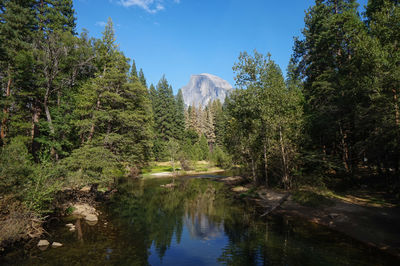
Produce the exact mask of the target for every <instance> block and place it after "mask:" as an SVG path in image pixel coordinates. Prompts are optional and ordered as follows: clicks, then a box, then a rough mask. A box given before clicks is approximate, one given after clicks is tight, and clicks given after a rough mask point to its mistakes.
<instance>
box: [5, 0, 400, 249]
mask: <svg viewBox="0 0 400 266" xmlns="http://www.w3.org/2000/svg"><path fill="white" fill-rule="evenodd" d="M358 6H359V4H358V3H357V1H356V0H316V1H315V4H314V5H313V6H312V7H310V8H309V9H308V10H307V11H306V14H305V18H304V21H305V26H304V29H303V31H302V36H298V37H295V39H294V44H293V51H292V57H291V60H290V63H289V66H288V69H287V71H286V72H287V75H284V72H283V71H282V70H281V69H280V67H279V66H278V65H277V64H276V63H275V62H274V61H273V60H272V57H273V55H271V54H265V55H264V54H261V53H259V52H257V51H256V50H255V51H252V52H250V51H248V52H246V51H243V52H242V53H240V55H238V59H237V61H236V63H234V65H233V68H232V69H233V73H234V76H235V82H236V84H235V90H234V91H233V92H232V93H231V94H230V95H229V96H228V97H227V98H226V100H225V102H224V103H221V102H220V101H214V102H211V103H209V105H208V106H206V107H201V106H185V104H184V101H183V97H182V92H181V91H179V92H178V93H177V94H176V95H174V93H173V88H172V87H171V85H170V84H169V83H168V80H167V78H166V77H165V76H163V77H161V79H160V81H159V82H158V84H155V85H154V84H148V83H147V81H146V77H145V74H144V70H143V69H141V68H139V70H138V68H137V66H136V64H135V61H134V59H129V58H127V57H126V56H125V55H124V53H123V51H121V50H120V49H119V46H118V41H117V40H116V37H115V32H114V26H113V22H112V20H111V18H110V19H109V20H108V23H107V25H106V26H105V28H104V31H103V34H102V37H101V38H100V39H96V38H93V37H90V35H89V32H87V31H83V32H81V33H80V34H78V33H77V31H76V17H75V12H74V8H73V1H72V0H40V1H39V0H15V1H11V0H2V1H0V90H1V93H0V108H1V114H0V130H1V132H0V153H1V155H0V212H1V213H0V217H1V218H0V227H3V228H4V227H5V226H8V225H10V224H14V225H15V224H17V223H15V221H16V220H17V219H19V218H20V217H24V218H25V219H24V221H25V222H26V223H28V222H29V221H30V219H36V220H37V219H39V220H43V219H45V217H46V215H47V214H49V213H51V212H52V208H53V206H52V202H53V200H54V197H55V195H56V194H57V193H58V192H59V191H62V189H63V188H65V187H72V188H81V187H83V186H85V185H90V184H98V185H99V186H100V187H104V188H107V189H110V188H112V187H113V184H114V183H115V182H116V181H117V180H118V179H120V178H126V177H128V178H138V176H140V174H141V171H142V169H143V168H144V167H146V166H148V165H149V164H150V163H151V162H154V161H159V162H162V161H173V162H176V164H177V165H179V167H181V168H182V169H184V170H190V169H191V168H193V163H194V162H196V161H201V160H207V161H210V162H212V163H213V164H214V165H216V166H218V167H221V168H223V169H231V168H238V169H240V172H241V173H242V175H243V176H245V177H247V178H248V179H249V180H250V181H251V182H253V183H254V185H255V186H265V187H275V188H281V189H285V190H295V189H297V188H299V187H301V186H304V185H307V186H313V187H329V188H336V187H345V188H349V187H357V186H368V187H370V188H380V189H382V188H383V189H386V190H387V191H389V193H391V194H392V195H394V197H396V198H397V199H399V197H400V175H399V171H400V110H399V108H400V101H399V94H400V49H399V42H400V2H399V1H398V0H370V1H368V5H367V6H366V9H365V12H363V13H360V12H359V9H358ZM19 220H20V219H19ZM21 223H22V224H21ZM26 226H27V225H26V224H24V223H23V221H20V222H19V223H18V225H15V226H13V228H12V230H11V229H10V230H8V232H7V235H2V236H0V240H1V241H11V242H12V241H15V240H19V239H20V238H21V237H22V236H23V235H25V232H24V228H26Z"/></svg>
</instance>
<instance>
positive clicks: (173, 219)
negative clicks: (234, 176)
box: [112, 179, 228, 259]
mask: <svg viewBox="0 0 400 266" xmlns="http://www.w3.org/2000/svg"><path fill="white" fill-rule="evenodd" d="M139 182H140V181H139ZM165 182H168V181H165ZM120 192H121V193H119V195H117V196H116V198H115V199H114V202H115V203H114V204H113V205H112V212H113V213H115V218H116V220H115V221H113V223H119V224H120V225H121V226H124V227H127V228H128V230H127V231H128V233H125V235H124V236H121V238H124V241H126V242H129V243H130V244H132V242H136V243H137V242H141V243H140V244H137V245H136V246H137V247H141V248H142V250H143V251H142V254H143V253H145V252H146V254H147V256H148V255H149V254H148V250H150V247H151V246H152V245H154V247H155V250H156V251H157V254H158V255H159V257H160V259H162V257H163V256H164V255H165V252H166V251H167V250H168V249H169V248H170V247H171V243H172V240H173V239H174V237H175V239H176V241H177V243H180V240H181V236H182V231H183V225H184V223H185V225H186V226H187V228H188V229H189V231H190V233H191V235H192V236H193V237H196V238H200V239H208V238H212V237H216V236H217V235H220V234H221V233H222V232H223V220H224V216H226V215H227V214H228V212H227V210H226V208H225V207H226V197H225V193H224V192H223V186H222V184H219V183H214V182H210V181H207V180H199V179H190V180H185V181H182V182H181V183H179V185H178V187H176V188H175V189H171V190H169V189H165V188H161V187H160V181H159V180H157V181H152V180H149V181H148V184H146V185H145V186H144V187H143V184H142V186H139V184H138V183H134V184H132V185H129V184H125V185H124V186H121V188H120ZM144 249H145V250H144ZM147 256H146V258H147Z"/></svg>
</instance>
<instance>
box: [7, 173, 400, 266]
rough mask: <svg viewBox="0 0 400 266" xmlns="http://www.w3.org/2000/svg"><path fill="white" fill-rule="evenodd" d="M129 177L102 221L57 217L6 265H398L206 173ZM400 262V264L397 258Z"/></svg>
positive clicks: (104, 209) (104, 210)
mask: <svg viewBox="0 0 400 266" xmlns="http://www.w3.org/2000/svg"><path fill="white" fill-rule="evenodd" d="M170 182H171V180H169V179H153V180H138V181H129V182H128V181H125V182H122V183H121V184H119V192H118V193H117V194H116V195H115V196H114V197H113V198H112V200H111V201H110V202H108V203H107V204H104V206H101V208H100V211H101V215H100V216H99V222H98V223H97V224H95V225H89V224H87V223H86V222H84V221H83V220H82V221H78V222H76V221H73V222H74V223H76V224H77V225H78V228H77V229H78V230H76V231H75V232H70V231H69V230H68V228H67V227H66V226H65V224H66V223H68V222H71V220H69V219H70V218H65V219H63V220H59V221H57V220H54V221H53V222H52V224H51V226H50V227H49V228H48V231H49V234H50V237H49V241H50V242H51V241H57V242H61V243H62V244H63V246H62V247H60V248H56V249H53V248H51V247H49V248H47V249H46V250H44V251H41V250H39V249H38V248H36V247H35V248H33V249H31V250H28V251H23V250H22V249H16V250H15V251H14V252H10V253H8V254H7V255H6V256H5V257H3V258H0V264H2V265H396V264H397V263H398V262H399V261H398V260H397V259H396V258H394V257H392V256H390V255H387V254H386V253H383V252H381V251H378V250H376V249H375V248H372V247H369V246H366V245H364V244H361V243H359V242H357V241H355V240H353V239H351V238H349V237H346V236H345V235H343V234H340V233H337V232H334V231H331V230H329V229H327V228H325V227H322V226H318V225H315V224H312V223H309V222H306V221H304V220H302V219H295V218H284V217H280V216H269V217H262V218H261V217H260V212H261V211H262V210H259V209H257V208H258V207H257V206H255V204H252V203H251V202H246V201H245V200H239V199H235V198H234V197H233V196H232V195H231V194H230V192H229V190H228V189H227V188H226V187H225V186H224V184H223V183H220V182H215V181H212V180H210V179H205V178H185V177H183V178H179V179H177V180H176V181H175V182H176V185H177V186H176V187H175V188H174V189H166V188H163V187H161V186H160V185H163V184H167V183H170ZM397 265H398V264H397Z"/></svg>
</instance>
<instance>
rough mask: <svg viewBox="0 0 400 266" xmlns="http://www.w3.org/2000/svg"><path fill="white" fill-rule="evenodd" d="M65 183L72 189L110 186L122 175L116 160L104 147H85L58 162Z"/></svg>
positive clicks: (122, 172) (120, 167)
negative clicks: (86, 186)
mask: <svg viewBox="0 0 400 266" xmlns="http://www.w3.org/2000/svg"><path fill="white" fill-rule="evenodd" d="M60 165H61V167H62V171H63V172H64V174H65V179H66V180H65V181H66V183H67V184H69V185H71V186H73V187H81V186H84V185H88V184H93V183H95V184H100V185H110V184H112V183H113V182H114V180H116V179H117V178H119V177H122V176H123V175H124V170H123V168H122V166H121V164H120V163H119V162H118V158H117V157H116V156H115V155H114V154H113V153H112V152H110V151H109V150H107V149H105V148H104V147H101V146H100V147H94V146H91V145H85V146H83V147H81V148H79V149H76V150H74V151H73V152H72V153H71V156H69V157H68V158H65V159H63V160H62V161H61V162H60Z"/></svg>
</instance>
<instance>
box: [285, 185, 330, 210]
mask: <svg viewBox="0 0 400 266" xmlns="http://www.w3.org/2000/svg"><path fill="white" fill-rule="evenodd" d="M292 199H293V200H294V201H295V202H297V203H299V204H301V205H303V206H307V207H313V208H320V207H328V206H332V205H333V204H334V202H333V200H332V198H331V197H329V196H327V195H324V194H323V193H319V192H316V191H312V190H306V189H299V190H297V191H295V192H294V193H293V194H292Z"/></svg>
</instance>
